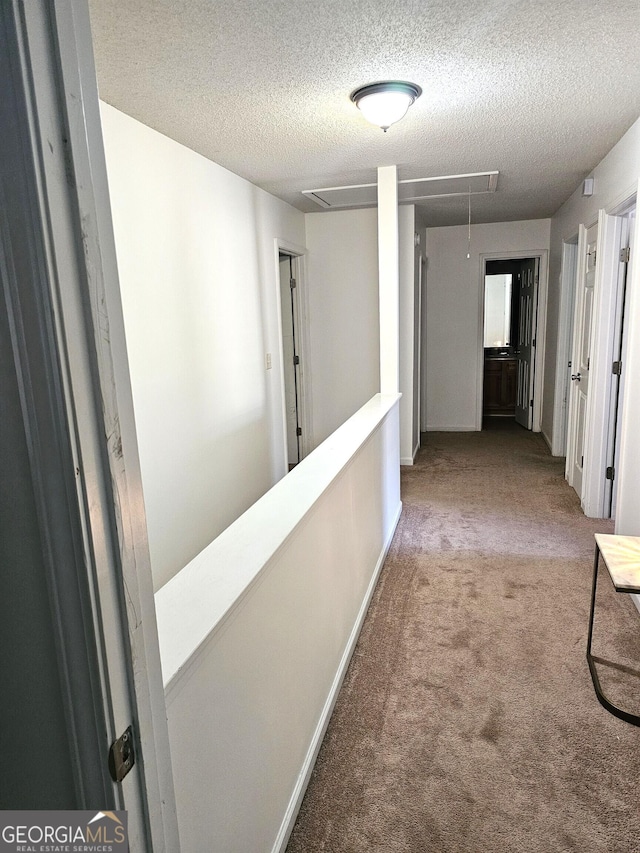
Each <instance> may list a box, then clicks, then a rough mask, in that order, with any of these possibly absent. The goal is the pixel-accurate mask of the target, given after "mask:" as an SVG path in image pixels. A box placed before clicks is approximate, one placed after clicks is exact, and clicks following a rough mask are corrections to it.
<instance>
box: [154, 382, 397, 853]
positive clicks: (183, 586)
mask: <svg viewBox="0 0 640 853" xmlns="http://www.w3.org/2000/svg"><path fill="white" fill-rule="evenodd" d="M398 400H399V395H397V394H391V395H380V394H377V395H376V396H374V397H373V398H372V399H371V400H370V401H369V402H368V403H366V404H365V405H364V406H363V407H362V408H361V409H360V410H359V411H358V412H356V413H355V414H354V415H353V416H352V417H351V418H350V419H349V420H348V421H346V422H345V423H344V424H343V425H342V426H341V427H339V428H338V429H337V430H336V431H335V432H334V433H333V434H332V435H331V436H329V438H328V439H327V440H326V441H324V442H323V443H322V444H321V445H320V446H319V447H318V448H316V450H314V451H313V452H312V453H311V454H310V455H309V456H308V457H307V458H306V459H304V460H303V461H302V462H301V463H300V464H299V465H298V466H297V467H296V468H294V470H293V471H292V472H291V473H290V474H288V475H287V476H286V477H284V478H283V479H282V480H281V481H280V482H279V483H277V484H276V485H275V486H274V487H273V488H272V489H271V490H270V491H269V492H268V493H267V494H266V495H264V496H263V497H262V498H261V499H260V500H258V501H257V502H256V503H255V504H254V505H253V506H252V507H250V508H249V509H248V510H247V511H246V512H245V513H244V514H243V515H242V516H241V517H240V518H239V519H238V520H237V521H235V522H234V523H233V524H232V525H231V526H230V527H229V528H227V529H226V530H225V531H224V532H223V533H222V534H221V535H220V536H218V538H217V539H215V540H214V541H213V542H212V543H211V544H210V545H209V546H208V547H207V548H205V549H204V551H202V552H201V553H200V554H199V555H198V556H197V557H196V558H195V559H194V560H192V561H191V563H189V564H188V565H187V566H186V567H185V568H184V569H183V570H182V571H181V572H180V573H179V574H178V575H176V576H175V577H174V578H172V579H171V580H170V581H169V582H168V583H167V584H166V585H165V586H164V587H162V588H161V589H160V590H159V591H158V592H157V593H156V608H157V620H158V633H159V639H160V653H161V659H162V670H163V680H164V686H165V696H166V703H167V717H168V723H169V739H170V744H171V754H172V763H173V771H174V782H175V790H176V801H177V809H178V824H179V831H180V841H181V851H182V853H202V851H204V850H211V851H220V853H222V851H224V853H248V851H251V853H276V851H283V850H284V848H285V846H286V843H287V840H288V837H289V834H290V832H291V829H292V828H293V824H294V821H295V818H296V815H297V812H298V809H299V807H300V803H301V801H302V797H303V795H304V791H305V788H306V786H307V782H308V780H309V776H310V774H311V770H312V768H313V765H314V762H315V759H316V756H317V753H318V750H319V748H320V744H321V742H322V738H323V736H324V732H325V729H326V726H327V723H328V721H329V717H330V715H331V711H332V710H333V706H334V703H335V700H336V697H337V694H338V691H339V689H340V685H341V683H342V680H343V677H344V674H345V672H346V669H347V666H348V663H349V660H350V658H351V654H352V652H353V649H354V647H355V644H356V640H357V638H358V634H359V632H360V628H361V626H362V622H363V620H364V617H365V614H366V612H367V608H368V605H369V601H370V599H371V595H372V594H373V590H374V588H375V584H376V581H377V578H378V574H379V572H380V570H381V568H382V564H383V562H384V559H385V556H386V553H387V550H388V548H389V545H390V543H391V538H392V536H393V533H394V530H395V527H396V524H397V522H398V519H399V517H400V512H401V509H402V505H401V502H400V473H399V472H400V467H399V465H400V460H399V422H398V421H399V414H398V412H399V407H398ZM211 488H212V489H215V483H212V484H211ZM220 500H224V495H220Z"/></svg>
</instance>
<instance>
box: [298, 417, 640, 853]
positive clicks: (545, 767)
mask: <svg viewBox="0 0 640 853" xmlns="http://www.w3.org/2000/svg"><path fill="white" fill-rule="evenodd" d="M423 438H424V440H425V441H424V446H423V449H422V450H421V451H420V453H419V456H418V459H417V464H416V465H415V466H413V467H412V468H403V471H402V491H403V502H404V511H403V514H402V517H401V519H400V524H399V526H398V529H397V532H396V535H395V538H394V540H393V543H392V546H391V550H390V552H389V555H388V558H387V561H386V564H385V567H384V569H383V572H382V574H381V576H380V581H379V583H378V586H377V589H376V592H375V594H374V598H373V601H372V604H371V608H370V610H369V614H368V616H367V619H366V621H365V624H364V627H363V630H362V633H361V636H360V641H359V643H358V645H357V648H356V650H355V653H354V656H353V658H352V661H351V665H350V667H349V671H348V673H347V676H346V679H345V682H344V686H343V689H342V691H341V694H340V696H339V698H338V702H337V704H336V708H335V711H334V714H333V716H332V719H331V721H330V724H329V728H328V730H327V734H326V737H325V740H324V743H323V745H322V748H321V751H320V754H319V757H318V761H317V764H316V767H315V769H314V772H313V775H312V778H311V781H310V784H309V787H308V790H307V794H306V796H305V799H304V802H303V804H302V808H301V811H300V814H299V818H298V821H297V823H296V826H295V828H294V830H293V833H292V835H291V839H290V842H289V845H288V848H287V853H320V852H321V851H326V853H371V851H375V853H463V851H464V853H505V852H506V851H514V852H515V851H525V853H556V851H579V853H592V851H607V853H632V851H633V853H637V851H639V850H640V729H638V728H635V727H633V726H631V725H629V724H628V723H625V722H622V721H621V720H618V719H616V718H615V717H613V716H612V715H610V714H609V713H608V712H607V711H605V710H604V708H602V707H601V706H600V705H599V703H598V702H597V700H596V697H595V694H594V692H593V687H592V685H591V680H590V676H589V671H588V668H587V663H586V659H585V649H586V638H587V627H588V624H587V623H588V614H589V603H590V590H591V573H592V561H593V549H594V540H593V533H594V531H600V532H613V528H612V525H611V523H610V522H602V521H594V520H592V519H587V518H585V517H584V516H583V515H582V512H581V510H580V506H579V501H578V499H577V497H576V495H575V493H574V492H573V490H571V489H570V488H569V487H568V485H567V484H566V483H565V481H564V479H563V467H564V466H563V461H562V460H559V459H554V458H552V457H551V456H550V454H549V452H548V449H547V447H546V445H545V443H544V441H543V440H542V438H541V437H540V436H539V435H536V434H533V433H528V432H526V431H525V430H522V429H521V428H520V427H517V426H515V425H513V426H506V425H505V428H503V429H494V430H485V431H483V432H481V433H464V434H462V433H428V434H426V435H425V436H423ZM639 511H640V510H639ZM600 593H602V594H601V595H600ZM597 607H598V610H597V614H598V618H597V621H596V628H595V635H594V653H595V654H597V655H598V656H599V657H601V658H603V659H605V660H608V661H610V662H615V663H616V664H617V665H619V666H621V667H624V668H623V669H620V668H618V669H616V668H613V667H612V666H610V665H608V664H607V665H606V666H605V667H604V668H601V673H602V678H601V680H602V683H603V686H604V687H605V690H609V691H610V693H611V695H612V697H616V698H618V699H619V700H620V701H622V702H625V703H626V705H627V706H629V709H630V710H636V709H640V691H639V690H638V685H639V684H640V678H639V675H640V673H638V670H640V615H639V614H638V612H637V610H636V609H635V607H634V605H633V602H632V601H631V600H630V598H629V596H626V595H621V594H616V593H615V592H614V591H613V587H612V586H611V583H610V581H609V578H608V576H607V574H606V570H604V569H603V574H601V575H600V586H599V600H598V605H597Z"/></svg>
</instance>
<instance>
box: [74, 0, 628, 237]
mask: <svg viewBox="0 0 640 853" xmlns="http://www.w3.org/2000/svg"><path fill="white" fill-rule="evenodd" d="M89 5H90V10H91V20H92V28H93V34H94V50H95V55H96V66H97V73H98V85H99V88H100V95H101V97H102V98H103V99H104V100H105V101H107V102H108V103H109V104H112V105H113V106H114V107H117V108H118V109H120V110H122V111H123V112H125V113H127V114H128V115H131V116H133V117H134V118H136V119H138V120H140V121H141V122H144V124H147V125H149V126H150V127H152V128H155V129H156V130H158V131H160V132H161V133H164V134H166V135H167V136H170V137H172V138H173V139H175V140H177V141H178V142H181V143H182V144H184V145H186V146H188V147H189V148H192V149H194V150H195V151H198V152H199V153H201V154H203V155H204V156H206V157H208V158H210V159H211V160H214V161H215V162H216V163H219V164H221V165H222V166H225V167H226V168H228V169H230V170H231V171H233V172H235V173H237V174H238V175H241V176H243V177H244V178H247V179H248V180H250V181H252V182H253V183H255V184H257V185H258V186H261V187H263V188H264V189H266V190H268V191H269V192H271V193H274V194H275V195H277V196H279V197H280V198H283V199H285V200H286V201H288V202H290V203H291V204H293V205H294V206H295V207H298V208H300V209H301V210H306V211H310V210H314V211H317V210H319V208H318V206H317V205H316V204H314V202H313V201H310V200H308V199H306V198H305V197H304V196H303V195H302V194H301V191H302V190H305V189H313V188H315V187H329V186H342V185H347V184H360V183H369V182H372V181H375V179H376V167H377V166H385V165H391V164H394V163H395V164H397V165H398V167H399V177H400V178H403V179H408V178H423V177H432V176H438V175H453V174H459V173H468V172H480V171H488V170H494V169H497V170H499V171H500V177H499V181H498V190H497V192H496V193H495V194H488V195H482V196H474V197H473V201H472V204H473V220H474V221H476V222H493V221H506V220H512V219H533V218H540V217H547V216H551V215H552V214H553V213H555V211H556V210H557V209H558V207H559V206H560V205H561V204H562V203H563V202H564V201H565V200H566V199H567V198H568V196H569V195H570V194H571V193H572V192H573V190H574V189H575V188H576V187H577V186H578V184H579V183H580V181H581V180H582V178H583V177H585V175H587V174H588V173H589V172H590V170H591V169H592V168H593V167H594V166H595V165H596V164H597V163H598V162H599V161H600V160H601V159H602V157H603V156H604V155H605V154H606V152H607V151H608V150H609V149H610V148H611V147H612V146H613V145H614V144H615V143H616V142H617V141H618V139H619V138H620V137H621V136H622V135H623V133H624V132H625V131H626V130H627V128H628V127H629V126H630V125H631V124H632V123H633V121H634V120H635V119H636V118H637V116H638V114H639V113H640V62H638V49H639V45H640V5H639V0H473V2H472V0H420V2H419V1H418V0H313V2H310V0H231V2H229V0H227V2H222V0H89ZM381 79H400V80H409V81H411V82H414V83H418V84H419V85H420V86H422V89H423V95H422V97H421V98H420V99H419V100H418V101H417V102H416V103H415V104H414V105H413V106H412V107H411V108H410V110H409V113H408V114H407V116H406V118H405V119H403V120H402V122H400V123H399V124H397V125H394V126H393V127H391V128H390V130H389V131H388V132H387V133H386V134H385V133H383V132H382V131H381V130H380V129H378V128H375V127H373V126H372V125H369V124H368V123H367V122H366V121H365V120H364V118H363V117H362V115H361V114H360V112H359V110H358V109H357V108H356V107H355V106H354V105H353V104H352V103H351V101H350V100H349V94H350V92H351V91H352V90H353V89H355V88H356V87H358V86H361V85H363V84H365V83H370V82H374V81H377V80H381ZM423 210H424V215H425V219H426V222H427V224H431V225H452V224H460V223H463V222H466V217H467V200H466V198H452V199H439V200H433V201H430V202H428V204H426V205H424V206H423Z"/></svg>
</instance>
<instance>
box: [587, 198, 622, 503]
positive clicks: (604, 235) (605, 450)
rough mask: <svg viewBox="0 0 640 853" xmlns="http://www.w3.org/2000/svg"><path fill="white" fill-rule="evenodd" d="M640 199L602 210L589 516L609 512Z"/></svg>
mask: <svg viewBox="0 0 640 853" xmlns="http://www.w3.org/2000/svg"><path fill="white" fill-rule="evenodd" d="M634 204H635V195H634V196H632V197H631V198H628V199H626V200H625V202H623V203H622V204H619V205H617V206H616V208H614V210H613V211H611V212H608V211H607V210H604V209H601V210H600V211H599V212H598V242H597V248H596V251H597V258H598V261H600V263H596V278H595V285H594V286H595V293H594V306H593V320H592V338H591V340H592V345H591V364H590V368H589V397H588V399H587V410H586V416H585V447H584V456H585V465H584V473H583V487H582V495H581V506H582V509H583V512H584V514H585V515H586V516H587V517H589V518H607V517H608V515H609V509H608V506H607V504H608V501H607V492H608V489H607V480H606V469H607V465H608V461H609V453H610V430H611V423H610V412H611V406H612V395H613V385H614V383H613V374H612V372H611V365H612V361H613V360H614V355H613V354H614V345H615V330H616V324H617V321H618V317H617V306H618V304H619V298H620V292H619V291H620V286H621V276H620V266H621V262H620V248H621V246H622V243H623V242H624V237H625V220H624V214H625V213H628V212H629V211H630V210H631V209H632V208H633V206H634Z"/></svg>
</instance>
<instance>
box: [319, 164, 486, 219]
mask: <svg viewBox="0 0 640 853" xmlns="http://www.w3.org/2000/svg"><path fill="white" fill-rule="evenodd" d="M498 174H499V173H498V172H497V171H495V172H472V173H470V174H467V175H444V176H441V177H435V178H412V179H410V180H405V181H398V202H399V203H400V204H402V203H404V204H408V203H409V202H412V201H424V200H425V199H429V198H447V197H450V196H466V195H469V193H471V195H477V194H478V193H492V192H495V190H496V187H497V185H498ZM302 194H303V195H305V196H306V197H307V198H309V199H311V200H312V201H315V203H316V204H318V205H320V207H324V208H327V209H332V210H335V209H337V208H344V207H375V206H376V205H377V203H378V185H377V184H354V185H353V186H346V187H323V188H321V189H317V190H302Z"/></svg>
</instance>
